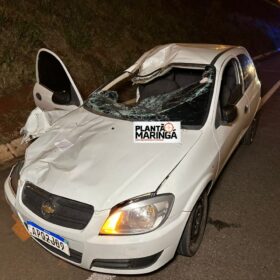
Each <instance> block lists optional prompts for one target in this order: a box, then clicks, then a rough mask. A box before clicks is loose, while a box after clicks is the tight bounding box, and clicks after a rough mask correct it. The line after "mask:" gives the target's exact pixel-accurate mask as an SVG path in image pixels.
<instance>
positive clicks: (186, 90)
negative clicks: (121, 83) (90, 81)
mask: <svg viewBox="0 0 280 280" xmlns="http://www.w3.org/2000/svg"><path fill="white" fill-rule="evenodd" d="M184 75H185V78H184ZM214 78H215V68H214V67H213V66H206V67H205V69H204V70H201V69H200V70H193V69H182V68H172V69H171V70H170V71H169V72H168V73H166V74H165V75H163V76H160V77H157V78H156V79H153V80H152V81H149V82H148V83H141V84H135V83H134V84H133V83H132V82H131V79H130V82H131V87H134V90H133V91H134V94H135V97H136V95H137V94H138V95H140V98H138V101H135V102H134V104H132V105H131V104H130V105H128V104H126V102H120V101H119V100H122V98H121V97H120V94H121V93H122V91H121V89H120V88H118V87H117V86H115V87H113V88H112V89H109V90H106V91H102V90H100V91H95V92H93V93H92V94H91V95H90V97H89V98H88V100H87V101H86V102H85V104H84V107H85V108H86V109H87V110H89V111H91V112H93V113H96V114H100V115H103V116H107V117H111V118H118V119H122V120H128V121H181V124H182V127H184V126H202V125H203V123H204V121H205V119H206V117H207V114H208V108H209V103H210V99H211V96H212V94H211V93H212V90H213V84H214ZM134 81H135V78H134ZM126 87H127V85H126ZM135 87H136V88H135Z"/></svg>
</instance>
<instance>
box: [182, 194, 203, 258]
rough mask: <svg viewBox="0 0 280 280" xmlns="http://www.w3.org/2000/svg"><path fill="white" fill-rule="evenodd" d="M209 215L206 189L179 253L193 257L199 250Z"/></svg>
mask: <svg viewBox="0 0 280 280" xmlns="http://www.w3.org/2000/svg"><path fill="white" fill-rule="evenodd" d="M207 216H208V196H207V191H204V192H203V193H202V195H201V196H200V197H199V199H198V200H197V202H196V204H195V206H194V207H193V210H192V211H191V214H190V216H189V219H188V222H187V224H186V227H185V229H184V232H183V234H182V237H181V240H180V242H179V245H178V248H177V253H178V254H179V255H182V256H186V257H192V256H194V255H195V253H196V252H197V251H198V248H199V246H200V244H201V241H202V239H203V235H204V230H205V227H206V223H207Z"/></svg>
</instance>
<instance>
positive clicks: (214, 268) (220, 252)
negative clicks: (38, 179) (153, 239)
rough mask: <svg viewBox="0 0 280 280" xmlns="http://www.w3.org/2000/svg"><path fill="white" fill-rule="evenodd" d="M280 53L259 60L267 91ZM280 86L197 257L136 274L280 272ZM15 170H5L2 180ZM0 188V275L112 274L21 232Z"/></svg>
mask: <svg viewBox="0 0 280 280" xmlns="http://www.w3.org/2000/svg"><path fill="white" fill-rule="evenodd" d="M279 65H280V54H276V55H273V56H271V57H269V58H266V59H264V60H262V61H260V62H258V63H257V68H258V73H259V76H260V78H261V81H262V84H263V93H265V92H266V91H267V90H269V89H270V88H271V86H272V85H273V84H274V83H275V82H276V81H278V80H279V79H280V67H279ZM279 93H280V90H278V92H276V93H275V95H274V96H273V97H272V98H271V99H270V100H269V101H268V102H267V103H266V105H265V106H264V108H263V110H262V111H263V112H262V116H261V120H260V124H259V129H258V132H257V135H256V138H255V142H254V143H253V144H252V145H251V146H240V147H239V148H238V149H237V151H236V152H235V153H234V155H233V157H232V158H231V160H230V161H229V163H228V164H227V166H226V168H225V170H224V171H223V173H222V175H221V177H220V178H219V180H218V182H217V183H216V186H215V188H214V190H213V192H212V194H211V196H210V202H211V207H210V211H209V221H208V225H207V227H206V232H205V236H204V240H203V242H202V245H201V247H200V250H199V251H198V253H197V255H195V256H194V257H193V258H185V257H181V256H177V257H176V258H175V259H174V260H173V261H172V262H170V263H169V264H168V265H167V266H165V267H164V268H163V269H161V270H160V271H157V272H155V273H152V274H149V275H145V276H137V277H135V276H129V277H126V276H117V277H116V278H115V279H116V280H121V279H123V280H128V279H143V278H145V279H184V280H188V279H192V280H195V279H200V280H202V279H207V280H209V279H234V280H236V279H246V280H247V279H280V238H279V237H280V225H279V221H280V219H279V217H280V183H279V182H280V172H279V171H280V109H279V108H280V94H279ZM7 175H8V169H4V170H1V171H0V185H1V186H3V183H4V179H5V177H6V176H7ZM13 229H15V220H14V219H13V217H12V213H11V211H10V209H9V206H8V205H7V204H6V202H5V199H4V194H3V188H1V189H0V279H1V280H6V279H7V280H8V279H9V280H10V279H13V280H17V279H21V280H26V279H52V280H56V279H68V280H72V279H73V280H74V279H75V280H80V279H81V280H86V279H91V280H92V279H96V280H98V279H99V280H101V279H104V280H105V279H108V280H109V279H111V278H113V276H105V275H102V274H97V273H91V272H88V271H85V270H83V269H80V268H78V267H75V266H72V265H70V264H68V263H66V262H64V261H62V260H60V259H58V258H56V257H54V256H52V255H50V254H49V253H48V252H46V251H45V250H44V249H42V248H41V247H40V246H39V245H37V244H36V243H35V242H33V241H32V240H31V239H30V238H29V239H27V240H26V241H22V240H21V239H20V238H19V237H18V236H17V235H16V234H15V233H14V231H13Z"/></svg>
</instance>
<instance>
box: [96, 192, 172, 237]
mask: <svg viewBox="0 0 280 280" xmlns="http://www.w3.org/2000/svg"><path fill="white" fill-rule="evenodd" d="M173 200H174V196H173V195H172V194H166V195H158V196H155V197H148V198H147V197H144V198H141V199H135V200H131V201H129V202H128V203H127V204H124V206H122V207H117V208H116V209H115V210H113V211H112V212H111V214H110V215H109V217H108V218H107V220H106V222H105V223H104V224H103V226H102V228H101V230H100V234H109V235H130V234H140V233H146V232H149V231H152V230H154V229H156V228H157V227H159V226H160V225H161V224H162V223H163V222H164V221H165V220H166V219H167V217H168V215H169V213H170V210H171V207H172V204H173Z"/></svg>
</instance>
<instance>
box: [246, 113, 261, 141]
mask: <svg viewBox="0 0 280 280" xmlns="http://www.w3.org/2000/svg"><path fill="white" fill-rule="evenodd" d="M258 124H259V114H256V115H255V116H254V118H253V120H252V122H251V124H250V126H249V128H248V130H247V131H246V133H245V135H244V136H243V140H242V144H244V145H251V144H252V143H253V141H254V138H255V135H256V132H257V127H258Z"/></svg>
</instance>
